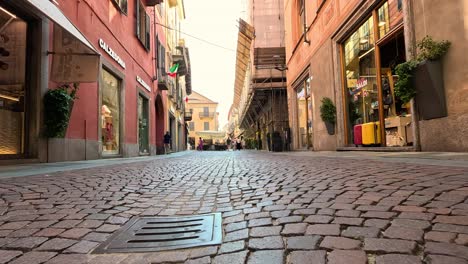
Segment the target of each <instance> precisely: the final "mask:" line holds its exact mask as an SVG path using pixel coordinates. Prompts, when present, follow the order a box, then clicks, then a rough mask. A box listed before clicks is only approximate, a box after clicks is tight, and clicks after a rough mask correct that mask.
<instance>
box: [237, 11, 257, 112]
mask: <svg viewBox="0 0 468 264" xmlns="http://www.w3.org/2000/svg"><path fill="white" fill-rule="evenodd" d="M253 38H254V28H253V27H252V26H251V25H249V24H248V23H247V22H245V21H244V20H242V19H240V20H239V33H238V36H237V52H236V75H235V81H234V101H233V105H234V107H239V102H240V98H241V94H242V89H243V88H244V84H245V75H246V72H247V69H248V65H249V63H250V46H251V44H252V40H253Z"/></svg>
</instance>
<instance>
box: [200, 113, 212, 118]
mask: <svg viewBox="0 0 468 264" xmlns="http://www.w3.org/2000/svg"><path fill="white" fill-rule="evenodd" d="M215 114H216V113H215V112H200V113H199V117H200V118H213V117H214V116H215Z"/></svg>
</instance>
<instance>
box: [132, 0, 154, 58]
mask: <svg viewBox="0 0 468 264" xmlns="http://www.w3.org/2000/svg"><path fill="white" fill-rule="evenodd" d="M135 3H136V4H135V16H136V19H135V35H136V37H137V39H138V41H139V42H140V44H141V45H143V47H144V48H145V49H146V51H147V52H149V51H150V50H151V18H150V16H149V15H148V13H146V8H145V5H144V4H143V3H142V2H141V1H140V0H135Z"/></svg>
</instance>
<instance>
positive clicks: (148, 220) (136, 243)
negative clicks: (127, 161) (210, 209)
mask: <svg viewBox="0 0 468 264" xmlns="http://www.w3.org/2000/svg"><path fill="white" fill-rule="evenodd" d="M221 224H222V223H221V214H220V213H214V214H208V215H195V216H181V217H144V218H141V217H136V218H132V219H131V220H130V221H129V222H128V223H127V224H126V225H125V226H123V227H122V228H121V229H120V230H119V231H117V233H115V234H114V235H112V236H111V237H110V238H109V239H108V240H107V241H105V242H104V243H103V244H101V245H99V247H97V248H96V249H95V250H94V251H93V252H92V254H103V253H128V252H149V251H162V250H171V249H179V248H189V247H198V246H206V245H216V244H221V242H222V235H223V233H222V226H221Z"/></svg>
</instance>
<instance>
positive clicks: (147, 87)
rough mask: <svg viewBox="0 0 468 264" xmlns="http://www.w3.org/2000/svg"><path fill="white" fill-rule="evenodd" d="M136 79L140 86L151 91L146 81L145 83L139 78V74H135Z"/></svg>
mask: <svg viewBox="0 0 468 264" xmlns="http://www.w3.org/2000/svg"><path fill="white" fill-rule="evenodd" d="M136 80H137V82H138V83H139V84H141V86H143V87H145V89H146V90H148V91H150V92H151V87H150V86H149V85H148V84H147V83H145V81H143V79H141V77H140V76H138V75H137V77H136Z"/></svg>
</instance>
